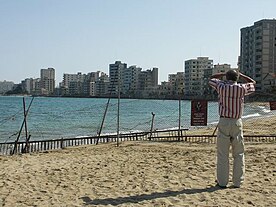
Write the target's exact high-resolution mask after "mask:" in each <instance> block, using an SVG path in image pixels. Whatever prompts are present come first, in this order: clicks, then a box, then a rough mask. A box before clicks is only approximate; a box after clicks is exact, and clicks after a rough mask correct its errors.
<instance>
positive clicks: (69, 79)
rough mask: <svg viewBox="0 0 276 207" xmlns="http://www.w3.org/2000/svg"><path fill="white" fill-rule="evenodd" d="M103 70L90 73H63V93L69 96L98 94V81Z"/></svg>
mask: <svg viewBox="0 0 276 207" xmlns="http://www.w3.org/2000/svg"><path fill="white" fill-rule="evenodd" d="M101 75H102V72H101V71H97V72H90V73H88V74H82V73H81V72H78V73H77V74H68V73H65V74H63V81H62V84H61V88H62V90H61V91H62V92H61V95H69V96H96V95H98V94H97V90H99V89H97V82H98V81H99V78H100V77H101Z"/></svg>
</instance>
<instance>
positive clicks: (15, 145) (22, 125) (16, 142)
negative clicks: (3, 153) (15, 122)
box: [12, 96, 34, 155]
mask: <svg viewBox="0 0 276 207" xmlns="http://www.w3.org/2000/svg"><path fill="white" fill-rule="evenodd" d="M33 100H34V96H33V98H32V100H31V102H30V104H29V106H28V109H27V111H26V113H25V115H26V117H27V115H28V113H29V110H30V108H31V105H32V103H33ZM25 121H26V118H25V116H24V120H23V122H22V124H21V127H20V130H19V133H18V136H17V138H16V140H15V142H14V148H13V151H12V155H13V154H14V153H15V151H16V149H17V144H18V140H19V137H20V135H21V132H22V129H23V127H24V125H25Z"/></svg>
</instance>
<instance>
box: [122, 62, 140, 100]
mask: <svg viewBox="0 0 276 207" xmlns="http://www.w3.org/2000/svg"><path fill="white" fill-rule="evenodd" d="M141 71H142V68H140V67H137V66H136V65H133V66H130V67H128V68H124V71H123V73H121V76H122V94H126V95H130V94H132V95H133V94H134V93H135V91H136V90H137V89H138V87H139V75H140V74H141Z"/></svg>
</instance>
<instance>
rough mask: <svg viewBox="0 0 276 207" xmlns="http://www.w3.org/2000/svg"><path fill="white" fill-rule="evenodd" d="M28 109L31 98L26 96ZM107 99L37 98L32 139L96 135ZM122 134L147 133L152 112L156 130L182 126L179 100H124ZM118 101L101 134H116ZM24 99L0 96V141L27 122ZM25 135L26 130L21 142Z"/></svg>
mask: <svg viewBox="0 0 276 207" xmlns="http://www.w3.org/2000/svg"><path fill="white" fill-rule="evenodd" d="M25 99H26V108H28V106H29V104H30V101H31V99H32V97H25ZM107 100H108V99H99V98H48V97H36V98H34V100H33V103H32V105H31V107H30V110H29V114H28V116H27V131H28V132H29V134H30V135H31V140H43V139H59V138H62V137H63V138H68V137H78V136H91V135H96V134H97V132H98V131H99V129H100V126H101V123H102V120H103V116H104V111H105V108H106V105H107ZM180 105H181V108H180V109H181V116H180V120H181V126H182V127H183V128H189V127H190V111H191V103H190V101H181V104H180ZM119 108H120V113H119V117H120V118H119V120H120V121H119V123H120V124H119V126H120V127H119V128H120V132H135V131H148V130H149V129H150V127H151V121H152V118H153V116H152V113H154V114H155V116H154V122H153V123H154V129H172V128H177V127H178V125H179V101H177V100H140V99H139V100H138V99H121V100H120V107H119ZM217 110H218V109H217V102H209V103H208V123H209V124H211V123H216V122H217V120H218V115H217ZM117 112H118V100H117V99H111V101H110V104H109V107H108V110H107V113H106V118H105V121H104V124H103V129H102V134H109V133H115V132H116V131H117V117H118V116H117V114H118V113H117ZM267 113H269V110H266V109H265V108H262V107H253V108H252V107H245V113H244V116H245V117H252V116H260V115H265V114H267ZM23 114H24V110H23V97H10V96H0V142H6V141H8V142H9V141H14V140H15V139H16V138H17V136H18V132H19V130H20V127H21V125H22V122H23V120H24V115H23ZM24 136H25V127H23V130H22V134H21V138H20V139H21V140H23V138H24Z"/></svg>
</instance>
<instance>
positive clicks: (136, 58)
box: [0, 0, 276, 83]
mask: <svg viewBox="0 0 276 207" xmlns="http://www.w3.org/2000/svg"><path fill="white" fill-rule="evenodd" d="M275 8H276V1H275V0H231V1H230V0H227V1H226V0H225V1H224V0H189V1H188V0H0V81H3V80H7V81H14V82H15V83H18V82H20V81H21V80H23V79H25V78H29V77H30V78H38V77H39V76H40V69H41V68H48V67H53V68H55V69H56V80H57V82H60V81H61V80H62V76H63V73H77V72H82V73H88V72H92V71H97V70H101V71H104V72H106V73H108V68H109V64H110V63H114V62H115V61H116V60H120V61H122V62H124V63H127V64H128V66H130V65H137V66H139V67H142V68H143V70H146V69H150V68H153V67H158V68H159V82H160V81H164V80H167V78H168V74H169V73H176V72H179V71H183V70H184V69H183V62H184V61H185V60H188V59H193V58H197V57H199V56H208V57H210V59H213V60H214V64H217V63H221V64H222V63H228V64H231V66H232V67H236V66H237V59H238V55H239V50H240V29H241V28H242V27H246V26H251V25H253V24H254V22H256V21H258V20H261V19H272V18H275V16H276V10H275Z"/></svg>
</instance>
